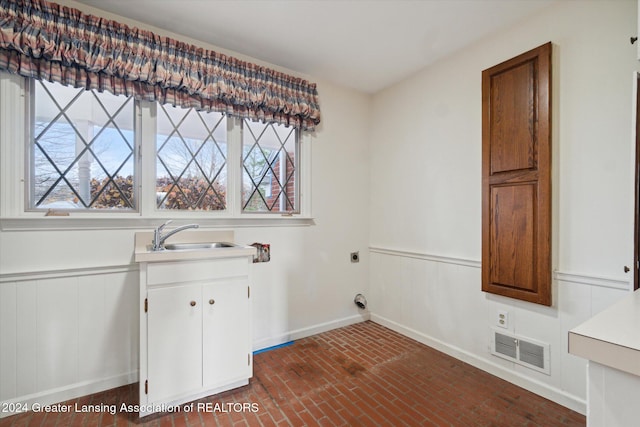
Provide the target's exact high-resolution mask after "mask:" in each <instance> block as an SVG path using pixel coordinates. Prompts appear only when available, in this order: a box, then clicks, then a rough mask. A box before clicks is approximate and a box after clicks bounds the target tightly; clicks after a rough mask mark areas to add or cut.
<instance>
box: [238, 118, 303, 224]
mask: <svg viewBox="0 0 640 427" xmlns="http://www.w3.org/2000/svg"><path fill="white" fill-rule="evenodd" d="M297 153H298V132H297V131H296V130H295V128H293V127H285V126H282V125H277V124H264V123H257V122H252V121H249V120H243V129H242V210H243V212H279V213H294V212H298V211H299V207H298V199H299V197H298V159H297V158H298V156H297Z"/></svg>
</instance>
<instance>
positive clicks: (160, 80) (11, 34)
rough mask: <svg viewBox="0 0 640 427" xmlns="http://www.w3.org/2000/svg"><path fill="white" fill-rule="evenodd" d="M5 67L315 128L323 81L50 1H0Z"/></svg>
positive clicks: (0, 52)
mask: <svg viewBox="0 0 640 427" xmlns="http://www.w3.org/2000/svg"><path fill="white" fill-rule="evenodd" d="M0 70H5V71H9V72H11V73H16V74H20V75H23V76H26V77H32V78H36V79H41V80H47V81H54V82H59V83H62V84H64V85H71V86H73V87H84V88H86V89H97V90H99V91H104V90H107V91H109V92H112V93H114V94H116V95H133V96H134V97H135V98H137V99H142V100H146V101H158V102H160V103H162V104H164V103H169V104H172V105H176V106H181V107H185V108H191V107H194V108H196V109H199V110H205V111H218V112H225V113H228V114H230V115H234V116H238V117H244V118H250V119H252V120H261V121H264V122H276V123H280V124H284V125H288V126H289V125H290V126H295V127H297V128H300V129H303V130H313V129H314V128H315V126H316V125H317V124H318V123H319V122H320V109H319V106H318V100H317V97H318V93H317V90H316V85H315V84H314V83H309V82H308V81H306V80H304V79H300V78H297V77H293V76H290V75H287V74H285V73H281V72H278V71H275V70H272V69H269V68H266V67H262V66H259V65H256V64H252V63H249V62H245V61H241V60H239V59H237V58H234V57H231V56H227V55H223V54H220V53H217V52H214V51H211V50H206V49H203V48H201V47H197V46H194V45H190V44H187V43H183V42H180V41H177V40H174V39H170V38H168V37H161V36H159V35H157V34H154V33H153V32H150V31H145V30H141V29H139V28H135V27H128V26H126V25H124V24H120V23H118V22H115V21H112V20H108V19H103V18H100V17H97V16H93V15H88V14H84V13H82V12H81V11H79V10H77V9H73V8H69V7H66V6H61V5H59V4H56V3H51V2H47V1H44V0H0Z"/></svg>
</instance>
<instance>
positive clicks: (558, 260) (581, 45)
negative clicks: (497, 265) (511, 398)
mask: <svg viewBox="0 0 640 427" xmlns="http://www.w3.org/2000/svg"><path fill="white" fill-rule="evenodd" d="M636 16H637V15H636V1H635V0H616V1H580V2H572V1H566V2H557V3H556V4H554V5H552V6H550V7H549V8H547V9H545V10H544V11H542V12H540V13H539V14H538V15H536V16H534V17H533V18H530V19H528V20H527V21H525V22H522V23H520V24H519V25H516V26H514V27H512V28H509V29H507V30H504V31H502V32H500V33H499V34H495V35H493V36H491V37H489V38H486V39H484V40H482V41H480V42H478V43H475V44H473V45H471V46H469V47H468V48H466V49H465V50H463V51H461V52H459V53H457V54H455V55H452V56H450V57H448V58H445V59H443V60H442V61H440V62H438V63H437V64H435V65H433V66H431V67H429V68H427V69H425V70H423V71H421V72H419V73H417V74H416V75H414V76H412V77H411V78H409V79H407V80H405V81H403V82H401V83H400V84H398V85H396V86H393V87H390V88H388V89H386V90H384V91H382V92H380V93H378V94H376V95H375V96H374V99H373V107H372V108H373V111H372V119H371V124H372V143H371V231H370V242H371V260H370V270H371V273H370V290H369V294H370V308H371V311H372V319H373V320H375V321H378V322H380V323H383V324H385V325H388V326H390V327H392V328H394V329H396V330H399V331H403V332H404V333H407V334H409V335H411V336H413V337H415V338H416V339H418V340H421V341H423V342H425V343H429V344H431V345H434V346H435V347H437V348H439V349H441V350H443V351H445V352H448V353H450V354H453V355H456V356H457V357H460V358H462V359H464V360H467V361H469V362H470V363H472V364H474V365H476V366H480V367H482V368H483V369H486V370H488V371H490V372H493V373H495V374H497V375H499V376H502V377H504V378H507V379H509V380H511V381H513V382H516V383H518V384H521V385H523V386H525V387H527V388H529V389H531V390H533V391H536V392H538V393H541V394H543V395H545V396H547V397H549V398H551V399H553V400H555V401H557V402H560V403H562V404H565V405H567V406H570V407H572V408H574V409H577V410H580V411H582V412H584V403H585V393H586V376H585V366H586V361H584V360H581V359H579V358H577V357H574V356H571V355H569V354H568V353H567V331H568V330H569V329H570V328H572V327H573V326H576V325H577V324H579V323H581V322H582V321H584V320H586V319H587V318H589V317H590V316H591V315H592V314H594V313H596V312H597V311H599V310H601V309H603V308H604V307H606V306H607V305H609V304H610V303H612V302H613V301H615V300H616V299H617V298H619V297H620V296H622V295H624V294H625V293H626V292H628V290H629V289H630V287H631V284H630V281H631V280H632V277H631V275H630V274H625V273H624V272H623V266H625V265H628V266H631V265H632V260H633V199H634V195H633V191H634V187H633V153H634V140H633V124H634V117H633V102H634V100H635V95H634V86H633V85H634V83H633V82H634V72H635V71H636V70H638V62H637V59H636V48H635V46H632V45H631V44H630V43H629V36H630V35H635V34H636V32H637V30H636ZM548 41H551V42H553V49H554V51H553V145H554V149H553V165H554V166H553V167H554V179H553V191H554V201H553V209H554V211H553V215H554V220H553V230H554V237H553V250H554V256H553V258H554V269H555V273H554V277H555V280H554V284H553V286H554V289H553V300H554V302H553V306H552V307H542V306H538V305H535V304H530V303H524V302H519V301H515V300H512V299H508V298H504V297H499V296H494V295H488V294H485V293H482V292H481V290H480V289H481V274H480V258H481V221H480V220H481V145H482V140H481V131H482V122H481V111H482V100H481V72H482V70H484V69H486V68H489V67H491V66H493V65H496V64H498V63H500V62H502V61H505V60H507V59H509V58H511V57H513V56H516V55H518V54H520V53H523V52H525V51H527V50H529V49H532V48H534V47H537V46H539V45H542V44H544V43H546V42H548ZM498 310H506V311H507V312H508V313H509V325H508V326H509V330H510V331H511V332H515V333H517V334H520V335H523V336H525V337H529V338H533V339H535V340H539V341H542V342H546V343H550V344H551V356H550V357H551V358H550V363H551V375H550V376H547V375H545V374H542V373H538V372H535V371H533V370H530V369H528V368H525V367H522V366H518V365H515V364H513V363H511V362H507V361H505V360H502V359H499V358H496V357H494V356H491V355H490V353H489V346H490V329H491V327H493V326H494V325H495V324H496V320H495V316H496V312H497V311H498Z"/></svg>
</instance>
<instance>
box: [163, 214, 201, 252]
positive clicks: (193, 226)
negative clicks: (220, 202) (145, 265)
mask: <svg viewBox="0 0 640 427" xmlns="http://www.w3.org/2000/svg"><path fill="white" fill-rule="evenodd" d="M172 222H173V220H169V221H167V222H165V223H164V224H162V225H161V226H159V227H158V228H156V229H155V230H153V242H151V250H152V251H161V250H164V241H165V240H167V239H168V238H169V237H171V236H173V235H174V234H176V233H179V232H180V231H182V230H187V229H189V228H198V227H200V226H199V225H198V224H187V225H183V226H181V227H178V228H174V229H173V230H171V231H168V232H166V233H165V234H162V230H164V228H165V227H166V226H167V225H169V224H171V223H172Z"/></svg>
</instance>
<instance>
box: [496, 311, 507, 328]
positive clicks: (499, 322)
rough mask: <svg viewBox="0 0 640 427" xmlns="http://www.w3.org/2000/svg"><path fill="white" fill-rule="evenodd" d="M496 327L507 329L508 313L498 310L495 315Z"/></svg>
mask: <svg viewBox="0 0 640 427" xmlns="http://www.w3.org/2000/svg"><path fill="white" fill-rule="evenodd" d="M496 326H498V327H499V328H505V329H509V312H508V311H504V310H498V311H497V313H496Z"/></svg>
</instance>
